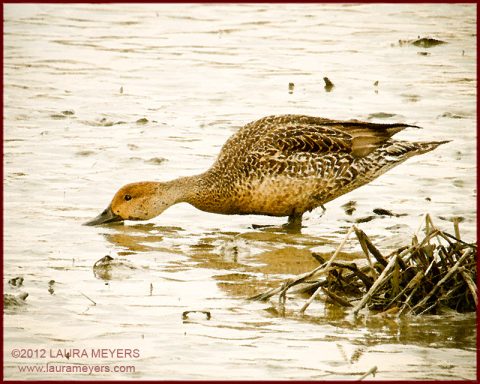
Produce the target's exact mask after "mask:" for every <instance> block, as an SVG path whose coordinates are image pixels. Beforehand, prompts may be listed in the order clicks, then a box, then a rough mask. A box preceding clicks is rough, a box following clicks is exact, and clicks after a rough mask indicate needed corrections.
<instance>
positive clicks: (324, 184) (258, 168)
mask: <svg viewBox="0 0 480 384" xmlns="http://www.w3.org/2000/svg"><path fill="white" fill-rule="evenodd" d="M408 126H409V125H406V124H373V123H366V122H359V121H337V120H330V119H325V118H320V117H311V116H303V115H283V116H268V117H265V118H262V119H260V120H257V121H254V122H252V123H249V124H247V125H245V126H244V127H242V128H241V129H240V130H239V131H238V132H237V133H236V134H234V135H233V136H232V137H231V138H229V139H228V140H227V142H226V143H225V144H224V146H223V147H222V150H221V152H220V154H219V156H218V158H217V160H216V162H215V163H214V165H213V166H212V168H211V169H210V170H209V171H208V172H207V174H206V183H205V186H206V187H208V189H210V195H211V197H212V199H211V201H212V203H211V204H212V207H210V209H207V210H211V211H216V212H219V213H240V214H247V213H257V214H266V215H275V216H286V215H291V214H293V213H294V212H300V213H303V212H305V211H307V210H311V209H313V208H315V207H317V206H319V205H322V204H324V203H326V202H328V201H330V200H332V199H334V198H336V197H338V196H340V195H341V194H343V193H346V192H348V191H350V190H352V189H355V188H357V187H359V186H361V185H363V184H366V183H368V182H369V181H371V180H373V179H374V178H376V177H378V176H379V175H381V174H382V173H384V172H386V171H387V170H388V169H390V168H392V167H393V166H395V165H397V164H399V163H401V162H402V161H404V160H406V159H407V158H409V157H411V156H413V155H415V154H419V153H423V152H426V151H428V150H431V149H433V148H434V147H433V146H432V147H431V148H430V149H427V148H426V147H422V146H421V144H420V143H409V142H401V141H394V140H391V139H390V137H391V136H392V135H393V134H395V133H397V132H399V131H400V130H402V129H404V128H406V127H408ZM426 144H429V143H426ZM431 144H434V143H431ZM436 145H438V144H436ZM436 145H435V146H436Z"/></svg>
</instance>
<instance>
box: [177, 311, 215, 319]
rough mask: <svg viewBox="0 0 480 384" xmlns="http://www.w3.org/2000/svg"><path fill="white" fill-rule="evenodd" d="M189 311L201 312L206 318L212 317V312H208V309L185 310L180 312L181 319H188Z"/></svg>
mask: <svg viewBox="0 0 480 384" xmlns="http://www.w3.org/2000/svg"><path fill="white" fill-rule="evenodd" d="M191 313H201V314H203V315H205V316H206V318H207V320H210V319H211V318H212V314H211V313H210V311H185V312H183V313H182V319H183V320H188V318H189V315H190V314H191Z"/></svg>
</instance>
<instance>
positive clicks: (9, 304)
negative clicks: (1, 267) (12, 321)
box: [3, 292, 28, 309]
mask: <svg viewBox="0 0 480 384" xmlns="http://www.w3.org/2000/svg"><path fill="white" fill-rule="evenodd" d="M27 297H28V293H26V292H24V293H20V294H18V295H16V296H15V295H11V294H9V293H5V294H4V295H3V308H4V309H13V308H17V307H23V306H24V305H25V304H26V303H25V300H26V298H27Z"/></svg>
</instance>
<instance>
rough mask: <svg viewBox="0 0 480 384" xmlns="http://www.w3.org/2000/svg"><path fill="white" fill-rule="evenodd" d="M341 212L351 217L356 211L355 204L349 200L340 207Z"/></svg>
mask: <svg viewBox="0 0 480 384" xmlns="http://www.w3.org/2000/svg"><path fill="white" fill-rule="evenodd" d="M342 208H343V210H344V211H345V213H346V214H347V215H349V216H352V214H353V212H355V211H356V210H357V202H356V201H354V200H350V201H349V202H347V203H345V204H343V205H342Z"/></svg>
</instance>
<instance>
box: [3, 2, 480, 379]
mask: <svg viewBox="0 0 480 384" xmlns="http://www.w3.org/2000/svg"><path fill="white" fill-rule="evenodd" d="M4 9H5V21H4V57H5V58H4V100H5V105H4V115H5V117H4V127H5V128H4V154H5V155H4V170H5V176H4V193H5V213H4V222H5V230H4V238H5V246H4V261H5V267H4V290H5V292H8V293H14V294H18V293H19V292H28V293H29V297H28V298H27V300H26V304H25V305H23V306H21V307H18V308H10V309H6V310H5V316H4V327H5V328H4V361H5V378H9V379H33V378H36V379H39V378H41V379H126V378H138V379H155V378H161V379H224V378H229V379H309V380H310V379H322V380H323V379H332V380H333V379H356V378H358V377H359V376H360V375H361V373H363V372H365V371H367V370H369V369H370V368H372V367H373V366H375V365H376V366H378V373H377V374H376V376H375V378H376V379H380V380H382V379H385V380H388V379H416V380H420V379H474V378H475V372H476V366H475V364H476V344H475V340H476V330H475V328H476V326H475V325H476V322H475V316H474V314H465V315H459V314H450V315H445V316H424V317H420V318H413V319H412V318H403V319H396V318H388V319H385V318H378V317H375V316H367V315H366V314H362V316H360V317H359V318H358V319H353V318H351V316H349V315H348V314H346V313H344V312H343V311H342V310H339V309H336V308H335V307H332V306H329V305H325V304H324V303H323V302H322V301H317V302H315V303H314V304H313V305H312V306H311V307H310V308H309V309H308V310H307V314H306V316H303V317H302V316H299V315H298V309H299V308H300V307H301V305H303V302H304V299H302V298H299V297H295V296H292V297H290V298H289V300H287V306H286V313H285V314H282V313H281V312H279V310H278V306H277V303H276V300H275V299H274V300H272V301H271V302H267V303H258V302H250V301H247V300H245V298H246V297H248V296H250V295H252V294H255V293H259V292H261V291H263V290H265V289H268V288H269V287H272V286H277V285H278V284H280V283H281V281H282V280H283V279H285V278H287V277H291V276H292V275H295V274H299V273H303V272H305V271H308V270H311V269H313V268H315V267H316V266H317V265H318V264H317V262H316V261H315V259H313V258H312V257H311V252H312V251H322V252H331V251H332V250H334V249H335V247H336V246H337V244H338V243H339V242H340V241H341V240H342V238H343V237H344V235H345V232H346V230H347V229H348V228H349V227H350V226H351V225H352V223H353V222H354V221H355V220H356V219H358V218H362V217H366V216H369V215H374V214H373V213H372V211H373V210H374V209H375V208H383V209H388V210H390V211H392V212H395V213H399V214H405V215H403V216H400V217H380V216H378V217H376V218H375V219H374V220H371V221H368V222H365V223H362V224H359V226H360V227H361V228H362V229H363V230H364V231H365V232H366V233H367V234H368V235H369V236H371V238H372V239H373V240H374V242H375V244H376V245H377V246H378V247H379V248H380V249H382V250H383V251H384V252H385V254H388V252H389V251H391V250H393V249H395V247H396V246H399V245H403V244H405V243H406V242H407V243H408V242H409V241H410V238H411V236H412V234H413V233H415V232H416V231H417V230H418V228H419V225H420V224H421V221H422V217H423V215H424V214H426V213H430V214H431V216H432V217H433V220H434V222H435V223H436V224H437V225H438V226H439V227H441V228H442V229H445V230H448V231H450V232H452V231H453V227H452V223H451V221H450V220H451V219H452V218H453V217H461V219H462V222H461V227H460V228H461V233H462V238H463V239H465V240H466V241H474V240H475V233H476V206H475V201H476V178H475V174H476V166H475V164H476V162H475V156H476V149H475V148H476V129H475V128H476V81H477V79H476V17H475V15H476V8H475V6H474V5H458V4H435V5H417V4H403V5H399V4H381V5H379V4H375V5H369V4H365V5H360V4H359V5H351V4H349V5H341V4H309V5H306V4H304V5H294V4H288V5H284V4H274V5H273V4H272V5H269V4H248V5H233V4H232V5H228V4H224V5H216V4H215V5H214V4H212V5H201V4H193V5H192V4H189V5H181V4H157V5H146V4H142V5H138V4H137V5H128V4H125V5H119V4H99V5H87V4H78V5H68V6H66V5H46V4H28V5H27V4H22V5H20V4H18V5H17V4H15V5H14V4H9V5H6V6H5V8H4ZM419 36H420V37H432V38H436V39H439V40H443V41H445V42H447V44H443V45H439V46H436V47H432V48H422V47H417V46H414V45H411V44H400V43H399V40H415V39H417V38H418V37H419ZM324 77H328V78H329V79H330V80H331V81H332V82H333V83H334V84H335V87H334V88H333V89H332V90H330V92H327V91H326V90H325V89H324V81H323V78H324ZM376 82H378V83H377V85H375V83H376ZM289 83H294V89H293V92H289ZM284 113H299V114H310V115H317V116H324V117H329V118H335V119H352V118H355V119H361V120H371V121H377V122H379V121H381V122H404V123H410V124H415V125H419V126H421V127H423V129H422V130H417V129H408V130H405V131H404V132H402V133H401V134H399V135H398V137H399V138H400V139H411V140H425V141H428V140H451V142H450V143H448V144H446V145H443V146H441V147H439V148H438V149H436V150H435V151H433V152H431V153H428V154H426V155H423V156H419V157H416V158H413V159H410V160H408V161H407V162H406V163H404V164H402V165H400V166H398V167H397V168H394V169H393V170H391V171H390V172H388V173H387V174H386V175H384V176H382V177H381V178H379V179H377V180H376V181H374V182H372V183H371V184H369V185H368V186H365V187H362V188H361V189H358V190H356V191H353V192H351V193H350V194H348V195H346V196H342V197H341V198H338V199H337V200H335V201H333V202H331V203H329V204H327V211H326V212H325V213H324V214H323V216H322V215H321V213H322V212H321V209H319V210H315V211H313V212H311V213H309V214H307V215H305V220H304V225H305V228H304V229H303V230H302V233H301V234H297V235H295V234H288V233H286V232H283V231H281V230H278V226H280V225H281V224H282V223H283V222H284V221H285V220H284V219H283V218H271V217H262V216H221V215H214V214H209V213H205V212H200V211H198V210H195V209H194V208H193V207H191V206H189V205H186V204H180V205H178V206H175V207H172V208H170V209H169V210H168V211H166V212H165V213H164V214H162V215H161V216H160V217H158V218H156V219H154V220H152V221H150V222H148V223H140V224H139V223H136V224H132V223H127V224H126V225H124V226H118V225H117V226H110V227H108V226H105V227H84V226H81V223H82V222H84V221H86V220H87V219H90V218H91V217H93V216H96V215H97V214H98V213H99V212H100V211H101V210H103V209H104V208H105V207H106V206H107V204H108V203H109V201H110V199H111V197H112V195H113V193H114V192H115V191H116V190H117V189H118V188H119V187H120V186H121V185H123V184H126V183H128V182H133V181H140V180H169V179H172V178H175V177H178V176H184V175H191V174H195V173H199V172H202V171H204V170H205V169H206V168H208V167H209V166H210V164H211V163H212V162H213V161H214V159H215V157H216V155H217V154H218V152H219V150H220V147H221V145H222V144H223V143H224V142H225V140H226V139H227V138H228V137H229V136H230V135H231V134H233V133H234V132H236V130H237V129H238V128H239V127H241V126H242V125H244V124H246V123H248V122H250V121H252V120H255V119H257V118H260V117H263V116H266V115H271V114H284ZM351 200H354V201H356V203H357V205H356V211H355V212H354V214H353V215H352V216H349V215H347V214H346V213H345V211H344V210H343V208H342V205H343V204H345V203H347V202H348V201H351ZM252 224H260V225H262V224H272V225H275V226H276V227H277V230H275V228H274V229H263V230H262V229H252ZM344 252H345V255H344V256H343V257H345V258H355V257H358V255H359V253H360V252H361V249H360V247H359V246H358V244H357V243H356V242H354V241H351V242H349V243H347V245H346V248H345V249H344ZM105 255H109V256H111V257H113V258H115V259H116V260H118V261H119V262H120V263H121V264H120V265H119V266H118V268H116V269H114V270H111V271H110V272H108V273H102V272H101V271H100V273H99V271H98V270H97V271H94V270H93V265H94V264H95V262H96V261H97V260H99V259H100V258H102V257H104V256H105ZM16 276H22V277H23V278H24V279H25V281H24V285H23V287H21V288H14V287H11V286H10V285H9V284H8V280H9V279H11V278H13V277H16ZM52 281H53V282H52ZM93 303H95V305H94V304H93ZM189 310H204V311H209V312H210V314H211V318H210V319H207V317H206V316H205V315H204V314H201V313H196V314H193V313H192V314H191V316H190V317H189V318H188V319H183V318H182V313H183V312H184V311H189ZM75 348H76V349H88V350H91V349H96V348H109V349H117V350H118V349H138V350H139V356H138V357H127V358H119V357H118V356H117V357H115V358H113V357H105V358H91V357H89V358H78V357H73V356H72V357H71V358H70V359H66V358H64V357H63V358H62V357H50V356H49V357H48V358H23V359H22V358H14V357H13V356H12V351H13V350H14V349H33V350H35V349H37V350H38V349H46V350H47V351H50V350H54V351H58V350H59V349H61V350H62V349H67V350H70V349H75ZM47 362H49V363H51V364H53V365H55V364H56V365H57V366H67V365H69V364H77V365H78V364H84V365H88V366H93V365H101V366H108V367H112V368H113V367H114V366H134V368H135V372H101V373H93V374H82V373H65V372H63V373H58V372H57V373H55V372H42V373H39V372H21V371H20V368H19V367H26V366H39V367H41V366H43V365H44V364H45V363H47Z"/></svg>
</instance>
